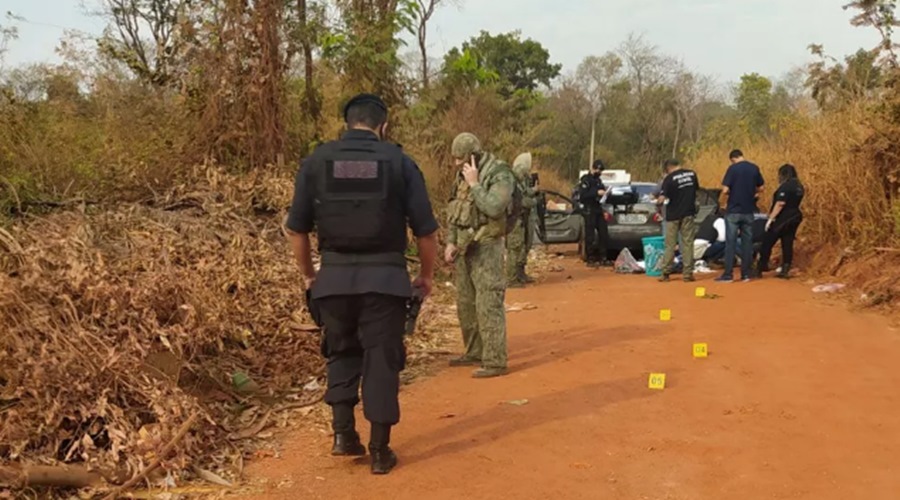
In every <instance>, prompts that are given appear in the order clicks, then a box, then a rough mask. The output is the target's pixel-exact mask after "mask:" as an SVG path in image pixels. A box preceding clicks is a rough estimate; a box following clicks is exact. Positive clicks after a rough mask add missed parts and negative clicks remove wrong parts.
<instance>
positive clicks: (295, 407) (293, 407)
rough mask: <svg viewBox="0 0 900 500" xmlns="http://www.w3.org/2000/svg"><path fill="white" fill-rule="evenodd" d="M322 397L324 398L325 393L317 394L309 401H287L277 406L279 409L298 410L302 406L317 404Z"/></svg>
mask: <svg viewBox="0 0 900 500" xmlns="http://www.w3.org/2000/svg"><path fill="white" fill-rule="evenodd" d="M323 399H325V393H322V394H320V395H319V397H317V398H315V399H313V400H311V401H298V402H296V403H288V404H286V405H280V406H278V410H279V411H284V410H299V409H302V408H309V407H310V406H314V405H317V404H319V403H320V402H321V401H322V400H323Z"/></svg>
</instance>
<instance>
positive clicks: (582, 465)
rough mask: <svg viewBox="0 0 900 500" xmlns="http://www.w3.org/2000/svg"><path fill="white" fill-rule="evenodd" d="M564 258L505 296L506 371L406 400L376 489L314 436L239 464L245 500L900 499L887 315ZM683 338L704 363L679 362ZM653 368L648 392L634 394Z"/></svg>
mask: <svg viewBox="0 0 900 500" xmlns="http://www.w3.org/2000/svg"><path fill="white" fill-rule="evenodd" d="M565 264H566V271H565V272H563V273H555V274H551V275H548V277H547V279H546V281H544V282H543V283H541V284H539V285H536V286H533V287H531V288H528V289H525V290H513V291H510V292H509V294H508V296H507V302H508V303H515V302H529V303H532V304H534V305H536V306H537V307H538V308H537V309H535V310H529V311H522V312H515V313H510V314H509V315H508V329H509V350H510V368H511V374H510V375H508V376H506V377H503V378H498V379H491V380H473V379H471V378H470V377H469V374H470V370H469V369H465V368H463V369H449V368H448V369H443V370H442V371H441V372H440V373H439V374H438V375H437V376H435V377H432V378H428V379H424V380H421V381H419V382H416V383H414V384H412V385H410V386H406V387H404V389H403V392H402V412H403V417H402V422H401V424H400V425H399V426H398V427H396V428H395V431H394V440H393V446H394V448H395V450H396V451H397V453H398V455H399V457H400V465H399V466H398V468H397V469H395V470H394V472H393V473H391V474H390V475H389V476H382V477H375V476H372V475H370V474H369V472H368V465H367V464H368V462H367V461H366V460H362V461H359V460H357V461H354V460H352V459H335V458H332V457H330V456H329V455H328V451H329V448H330V445H331V438H330V436H329V435H328V434H324V433H322V432H319V431H316V430H314V429H309V430H304V431H300V432H299V433H296V434H292V435H290V436H289V437H288V439H287V441H286V442H285V443H284V452H283V454H282V456H281V458H277V459H276V458H269V459H264V460H261V461H258V462H255V463H253V464H252V465H251V466H250V467H249V470H248V473H249V476H250V481H251V484H255V485H262V486H261V487H259V489H258V492H257V493H249V494H248V496H247V497H246V498H260V499H301V498H303V499H306V498H312V499H318V498H322V499H326V498H327V499H357V498H370V499H371V498H378V499H381V498H384V499H407V498H408V499H417V500H418V499H457V498H472V499H482V498H484V499H492V500H499V499H532V498H533V499H581V498H584V499H600V498H602V499H629V500H632V499H654V500H656V499H660V500H661V499H670V500H676V499H679V500H680V499H763V498H775V499H780V498H789V499H799V498H802V499H817V500H829V499H841V500H846V499H866V500H876V499H897V498H900V465H898V463H900V419H898V414H900V393H898V390H897V388H898V386H900V371H898V370H895V369H894V368H896V367H897V366H898V364H897V361H898V360H900V332H898V331H897V330H896V329H894V328H892V327H891V326H890V325H889V322H888V320H887V319H885V318H883V317H880V316H876V315H870V314H860V313H854V312H850V311H848V310H847V308H846V307H845V306H843V305H841V304H836V303H833V302H830V301H827V300H823V299H822V298H820V297H816V296H814V295H813V294H812V293H811V292H810V287H809V286H807V285H806V284H803V283H799V282H791V283H784V282H780V281H777V280H774V279H771V280H766V281H762V282H756V283H750V284H730V285H716V284H714V283H712V281H711V279H712V277H713V276H714V275H709V276H705V277H704V278H703V279H702V282H701V283H699V284H700V285H702V286H706V287H707V288H708V290H709V292H710V293H716V294H719V295H722V297H721V298H718V299H715V300H708V299H706V300H704V299H698V298H695V297H694V286H693V285H688V284H684V283H681V282H680V281H679V282H673V283H671V284H665V285H663V284H659V283H657V282H656V281H655V280H652V279H650V278H647V277H643V276H617V275H614V274H612V273H611V272H609V271H606V270H602V271H588V270H585V269H583V268H582V267H581V266H580V265H579V264H578V263H576V262H574V261H565ZM662 308H670V309H672V311H673V319H672V321H671V322H669V323H663V322H661V321H659V310H660V309H662ZM694 342H707V343H708V344H709V350H710V356H709V358H707V359H693V357H692V355H691V348H692V344H693V343H694ZM651 372H664V373H666V374H667V387H666V389H665V390H664V391H661V392H660V391H652V390H649V389H648V388H647V379H648V375H649V373H651ZM522 399H527V400H528V403H527V404H524V405H522V406H517V405H513V404H509V401H511V400H522ZM360 422H364V421H363V420H362V419H361V418H360ZM360 427H362V429H361V431H362V433H363V437H364V439H367V436H366V434H367V432H368V427H367V425H361V426H360ZM279 484H280V486H278V485H279Z"/></svg>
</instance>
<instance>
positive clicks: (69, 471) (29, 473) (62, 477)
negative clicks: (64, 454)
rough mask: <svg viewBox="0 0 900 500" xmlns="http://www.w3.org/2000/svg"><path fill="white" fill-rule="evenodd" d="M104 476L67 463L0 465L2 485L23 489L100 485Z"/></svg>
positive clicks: (0, 483)
mask: <svg viewBox="0 0 900 500" xmlns="http://www.w3.org/2000/svg"><path fill="white" fill-rule="evenodd" d="M102 483H103V476H101V475H100V474H99V473H97V472H91V471H89V470H87V469H85V468H83V467H74V466H67V465H59V466H47V465H28V466H24V467H3V466H0V485H6V486H8V487H11V488H16V489H23V488H29V487H36V486H42V487H53V488H90V487H96V486H100V485H101V484H102Z"/></svg>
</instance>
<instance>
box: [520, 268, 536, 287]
mask: <svg viewBox="0 0 900 500" xmlns="http://www.w3.org/2000/svg"><path fill="white" fill-rule="evenodd" d="M516 274H517V277H518V279H519V282H521V283H524V284H526V285H530V284H532V283H534V278H532V277H531V276H528V274H527V273H526V272H525V266H524V265H521V266H519V270H518V273H516Z"/></svg>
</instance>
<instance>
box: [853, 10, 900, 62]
mask: <svg viewBox="0 0 900 500" xmlns="http://www.w3.org/2000/svg"><path fill="white" fill-rule="evenodd" d="M849 9H854V10H856V11H857V13H856V15H855V16H853V19H851V20H850V24H852V25H853V26H870V27H873V28H875V29H876V30H878V33H879V34H881V44H880V45H879V46H878V47H876V48H875V52H878V53H886V54H887V62H888V64H890V66H891V67H896V66H897V55H896V53H895V52H894V49H895V48H896V47H897V45H896V44H895V43H894V42H893V40H892V36H893V34H894V28H896V27H897V26H900V21H898V20H897V15H896V11H897V0H854V1H853V2H850V3H848V4H845V5H844V10H849Z"/></svg>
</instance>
